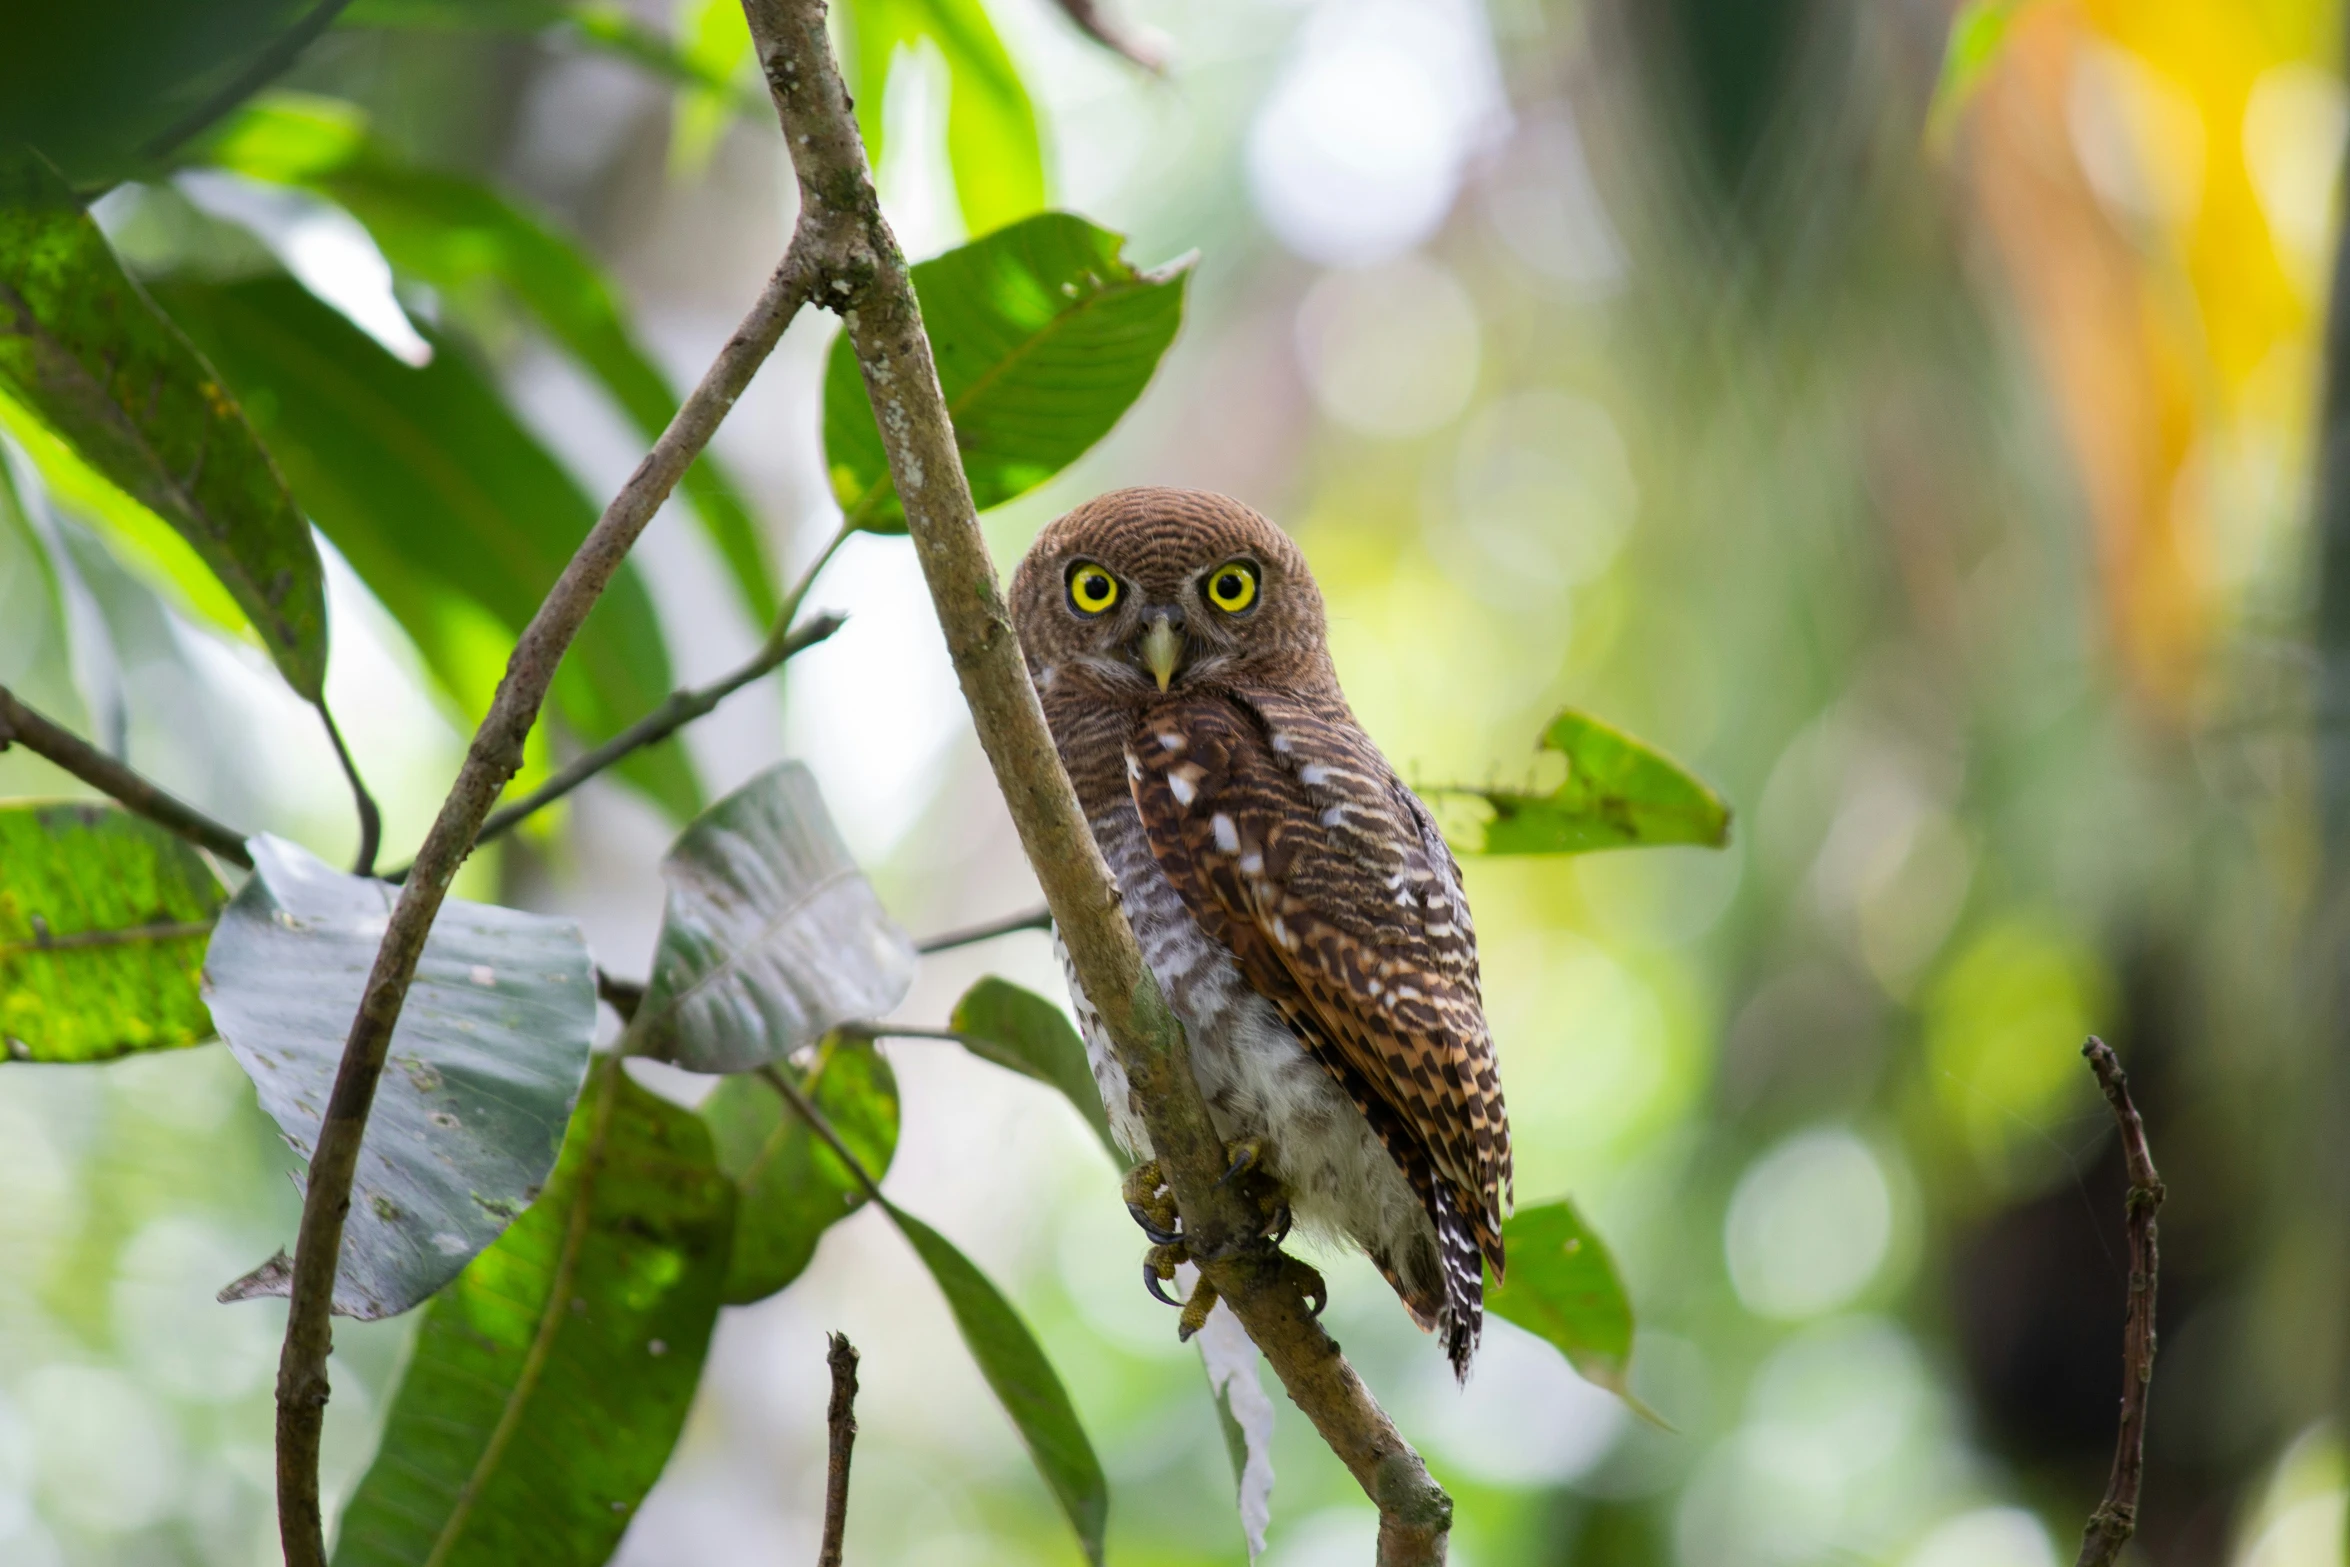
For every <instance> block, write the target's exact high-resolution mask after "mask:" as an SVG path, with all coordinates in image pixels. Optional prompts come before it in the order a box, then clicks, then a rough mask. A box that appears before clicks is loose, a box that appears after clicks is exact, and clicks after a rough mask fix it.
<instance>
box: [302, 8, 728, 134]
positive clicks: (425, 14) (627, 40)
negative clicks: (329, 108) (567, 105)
mask: <svg viewBox="0 0 2350 1567" xmlns="http://www.w3.org/2000/svg"><path fill="white" fill-rule="evenodd" d="M343 25H345V26H346V27H380V28H396V29H401V30H412V31H419V32H517V33H535V32H542V31H546V30H550V29H552V30H556V31H557V32H559V33H568V34H569V35H570V36H571V37H573V38H575V39H577V40H578V41H579V42H580V43H583V44H585V45H587V46H588V47H590V48H593V49H600V50H602V51H604V52H605V53H607V54H613V55H617V56H619V57H620V58H621V59H623V60H627V61H628V62H630V63H631V64H633V65H636V66H639V67H641V68H642V69H644V70H646V71H649V72H651V73H652V74H653V75H655V76H659V77H662V78H664V79H665V80H668V81H672V82H675V83H677V84H678V85H679V86H683V87H697V88H703V89H706V90H708V91H710V92H714V93H719V94H723V95H725V96H726V97H727V98H728V99H729V100H730V101H731V102H732V103H733V104H734V106H735V109H736V112H737V113H743V114H749V115H753V116H755V117H757V118H760V119H766V118H767V117H768V116H769V115H770V114H772V112H773V107H772V105H771V104H770V103H769V102H768V99H767V95H766V93H765V92H764V91H763V90H761V89H759V88H756V87H752V86H749V85H746V84H744V83H741V82H737V81H734V80H733V79H732V78H731V77H729V76H725V75H720V74H718V73H717V72H716V71H715V70H714V69H713V68H712V67H711V66H710V65H709V64H708V63H707V62H706V61H705V60H704V59H702V58H701V57H699V56H698V55H697V54H696V53H694V52H692V51H685V50H680V49H678V48H677V47H676V46H675V45H673V44H671V43H670V41H669V40H668V39H667V38H664V37H663V36H661V34H659V33H657V32H655V31H653V29H651V28H649V27H647V26H645V25H644V24H643V23H642V22H640V21H638V20H637V19H636V18H635V17H634V16H632V15H630V14H629V11H628V9H627V8H626V7H625V6H622V5H619V4H616V3H612V0H585V3H581V0H356V3H355V4H353V5H352V7H351V8H350V10H348V11H347V12H345V13H344V16H343Z"/></svg>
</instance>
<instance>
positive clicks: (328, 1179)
mask: <svg viewBox="0 0 2350 1567" xmlns="http://www.w3.org/2000/svg"><path fill="white" fill-rule="evenodd" d="M806 239H807V235H806V233H805V231H804V227H803V231H801V232H796V233H795V234H794V235H793V238H792V247H791V250H790V251H789V253H787V254H786V255H785V257H784V259H783V262H782V264H781V265H780V266H778V267H777V268H776V270H775V274H774V275H773V276H772V277H771V278H769V279H768V281H767V286H766V288H765V289H764V290H763V291H762V292H761V294H760V296H759V299H758V302H757V303H756V304H755V305H753V306H752V307H751V311H750V314H749V315H747V316H745V317H744V318H743V321H742V324H741V325H740V326H738V327H736V328H735V330H734V335H733V336H732V337H730V338H728V339H727V342H726V346H725V347H724V348H722V349H721V350H720V351H719V354H718V357H717V359H716V360H715V361H714V362H713V363H712V364H711V366H710V368H709V370H708V371H707V372H705V373H704V374H703V376H702V380H701V383H700V384H699V385H698V386H696V387H695V388H694V390H693V393H692V395H691V396H689V397H688V398H687V399H686V400H685V404H684V406H683V407H681V408H679V409H678V411H677V414H676V416H675V417H674V418H672V419H671V420H670V421H669V427H668V428H667V429H666V430H664V431H662V432H661V438H660V440H658V441H656V442H655V443H654V444H653V449H652V451H650V452H649V453H647V454H646V456H645V458H644V460H643V461H642V462H640V463H638V464H637V468H636V472H635V473H633V474H631V475H630V476H629V479H628V482H627V483H626V484H625V485H623V486H622V487H621V490H620V493H619V494H618V495H616V496H614V497H613V499H612V503H611V504H610V505H609V506H607V507H605V508H604V514H603V516H602V517H600V518H598V519H597V521H596V525H595V527H594V528H592V529H590V530H589V532H588V536H587V538H586V539H585V540H584V541H582V542H581V544H580V546H579V549H578V551H577V552H576V553H574V554H573V556H572V557H571V561H570V563H569V564H568V565H566V566H565V567H564V568H563V575H562V576H561V577H560V578H558V579H557V580H556V583H555V586H554V587H553V588H552V589H551V590H549V592H548V594H547V597H546V600H545V602H544V603H542V604H540V606H539V609H538V613H537V614H535V615H533V616H532V617H531V622H530V624H529V625H528V626H527V627H525V628H524V630H523V633H522V637H521V640H520V641H519V642H517V643H516V644H515V648H514V653H513V656H512V657H511V658H509V659H508V660H507V664H506V675H505V678H504V679H503V680H501V681H500V682H499V684H498V692H497V695H496V696H495V697H494V698H493V699H492V700H491V702H490V711H489V715H488V716H487V717H486V718H484V719H483V720H482V724H481V728H480V729H479V730H478V731H477V732H476V733H475V735H474V737H473V744H472V746H471V747H470V748H469V749H468V750H467V752H466V755H465V762H464V765H463V767H461V768H460V769H459V771H458V774H457V781H456V783H455V784H454V785H453V786H452V787H451V788H450V790H449V795H448V798H447V799H446V800H444V801H443V802H442V804H441V810H440V814H439V816H438V817H436V818H435V819H434V821H433V825H432V830H431V831H430V832H429V833H428V834H426V836H425V840H424V847H423V849H422V851H421V852H419V853H418V855H417V857H416V863H415V865H414V866H413V867H411V868H410V871H409V874H408V879H407V883H406V885H405V886H404V887H403V888H402V889H401V892H400V899H399V902H398V904H397V905H396V906H395V907H394V908H393V910H392V917H391V921H390V924H389V926H388V928H387V929H386V930H385V932H384V939H383V944H382V945H381V946H380V947H379V948H377V950H376V955H375V966H374V969H373V971H372V972H370V973H369V975H368V977H367V987H366V989H365V991H364V992H363V993H362V995H361V998H360V1003H359V1013H358V1016H357V1017H356V1018H354V1019H353V1020H352V1024H351V1032H350V1035H349V1037H348V1038H347V1039H346V1040H345V1042H344V1045H343V1057H342V1064H341V1066H340V1067H339V1068H338V1069H337V1071H336V1074H335V1085H334V1090H333V1092H332V1094H331V1095H330V1096H329V1098H328V1100H327V1106H326V1115H325V1119H324V1124H323V1125H321V1126H320V1128H319V1134H318V1143H317V1147H316V1149H315V1151H314V1152H313V1153H312V1155H311V1158H310V1173H309V1183H308V1187H307V1190H306V1191H305V1193H304V1196H303V1201H302V1224H301V1229H300V1231H299V1233H298V1235H297V1237H296V1240H295V1243H294V1268H293V1297H292V1300H291V1302H290V1305H289V1310H288V1312H287V1317H286V1338H285V1347H284V1350H283V1351H282V1353H281V1354H280V1356H279V1359H278V1383H277V1481H278V1535H279V1538H280V1540H281V1541H282V1542H283V1545H284V1548H285V1560H286V1567H326V1543H325V1537H324V1531H323V1528H322V1525H321V1519H320V1516H319V1503H318V1449H319V1435H320V1431H321V1428H322V1426H323V1424H324V1421H325V1413H326V1401H327V1395H328V1387H327V1378H326V1361H327V1355H328V1353H329V1351H330V1350H331V1349H332V1348H333V1342H334V1340H333V1324H332V1321H331V1318H330V1315H329V1313H330V1310H331V1306H332V1301H333V1297H334V1281H335V1272H336V1265H337V1261H338V1259H339V1257H340V1254H341V1251H342V1242H343V1220H344V1216H345V1215H346V1214H347V1213H348V1212H349V1211H350V1206H351V1177H352V1174H353V1171H354V1170H355V1169H356V1167H357V1164H358V1159H359V1144H360V1139H361V1138H362V1137H363V1136H364V1135H365V1134H366V1130H367V1116H368V1111H369V1109H370V1108H371V1107H372V1106H373V1104H374V1102H375V1086H376V1080H377V1079H378V1078H379V1077H380V1076H381V1075H382V1073H383V1067H384V1056H385V1053H386V1051H387V1050H388V1049H389V1048H390V1045H391V1039H392V1028H393V1025H394V1024H395V1023H397V1022H398V1020H399V1016H400V1009H401V1007H402V1005H403V1004H404V1003H405V1002H406V1000H407V996H408V986H409V983H410V981H411V980H413V979H414V978H415V975H416V964H417V960H418V958H419V957H420V956H421V955H422V954H423V951H424V940H425V936H426V934H427V933H428V932H429V931H430V930H431V928H432V922H433V917H434V916H435V915H436V914H437V913H439V911H440V906H441V901H442V900H443V899H444V898H445V897H446V896H447V895H448V891H449V883H450V880H451V879H452V878H453V877H455V875H456V874H457V868H458V867H459V866H460V865H462V864H463V863H464V860H465V856H466V855H467V854H468V853H470V852H471V850H472V848H473V843H474V838H475V835H476V834H477V833H478V832H480V830H481V826H482V823H483V821H484V820H485V819H486V818H487V817H488V815H489V812H490V807H491V805H492V804H494V803H495V802H496V800H497V798H498V794H499V791H501V790H502V789H504V788H505V787H506V784H507V781H508V780H509V779H511V778H512V777H513V776H514V772H515V769H516V768H518V767H519V766H520V765H521V763H522V745H523V740H524V738H525V737H526V736H527V735H528V734H529V733H530V730H531V726H532V724H534V723H535V722H536V721H537V719H538V713H539V708H540V706H541V704H542V703H544V702H545V700H546V695H547V688H548V686H549V685H550V684H551V683H552V682H553V680H554V678H555V669H556V666H557V665H558V664H559V663H561V661H562V658H563V653H564V650H565V649H566V648H568V647H569V646H570V645H571V640H572V638H573V637H574V636H576V635H577V634H578V632H579V628H580V624H581V623H582V622H583V621H585V620H586V619H587V616H588V611H589V610H591V609H593V608H594V607H595V603H596V600H597V599H598V597H600V596H601V595H602V593H603V591H604V589H605V587H606V586H607V585H608V584H609V583H610V582H611V580H612V576H613V574H614V573H615V572H617V571H618V570H619V569H620V564H621V562H622V561H623V560H624V559H626V558H627V555H628V551H629V547H630V546H631V545H633V544H634V543H635V542H636V540H637V536H638V535H639V534H640V533H642V532H643V531H644V528H645V525H646V524H647V523H648V522H650V521H652V518H653V513H654V512H655V511H656V510H658V509H659V508H660V505H661V503H662V502H663V501H664V500H666V499H667V498H668V495H669V492H670V491H671V490H672V489H673V488H675V487H676V484H677V481H678V478H679V477H680V476H681V475H682V474H683V473H684V472H685V470H686V467H687V465H688V464H689V463H691V462H692V461H693V459H694V458H695V457H696V456H697V455H698V454H699V453H700V452H701V450H702V448H703V447H705V446H707V445H708V444H709V441H710V437H711V435H712V433H713V432H715V431H716V430H717V428H718V424H719V421H720V420H722V419H724V418H725V417H726V414H727V411H728V410H729V409H731V408H732V407H733V406H734V401H735V399H736V398H737V397H739V396H740V395H741V394H742V390H743V388H744V387H745V386H747V385H749V384H750V380H751V377H752V375H753V374H754V373H755V372H756V371H757V370H758V368H759V366H760V365H761V364H762V363H764V362H765V360H766V358H767V356H768V354H769V353H770V352H772V351H773V350H774V347H775V344H776V341H777V339H779V338H780V337H782V335H783V329H784V328H785V327H786V326H787V325H789V324H790V322H791V318H792V317H793V315H794V314H796V313H797V312H798V310H799V307H800V306H801V305H802V304H803V303H805V302H806V300H807V298H808V294H809V290H810V288H811V286H812V284H813V282H814V280H815V279H816V277H817V276H818V275H819V274H818V273H817V271H816V270H815V269H814V267H813V266H812V265H811V263H810V260H809V250H808V247H807V246H806V244H805V241H806Z"/></svg>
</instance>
